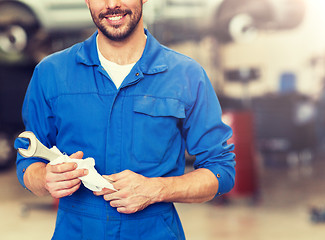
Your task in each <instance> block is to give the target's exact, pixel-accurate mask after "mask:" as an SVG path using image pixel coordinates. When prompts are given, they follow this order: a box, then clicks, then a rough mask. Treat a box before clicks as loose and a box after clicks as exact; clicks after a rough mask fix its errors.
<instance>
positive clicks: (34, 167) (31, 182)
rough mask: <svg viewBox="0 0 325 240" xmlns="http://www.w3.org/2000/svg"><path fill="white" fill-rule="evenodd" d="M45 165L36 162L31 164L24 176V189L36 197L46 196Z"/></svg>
mask: <svg viewBox="0 0 325 240" xmlns="http://www.w3.org/2000/svg"><path fill="white" fill-rule="evenodd" d="M45 175H46V164H45V163H43V162H36V163H33V164H31V165H30V166H29V167H28V168H27V169H26V172H25V174H24V183H25V185H26V187H27V188H28V189H29V190H30V191H31V192H32V193H34V194H35V195H37V196H45V195H48V194H49V192H48V191H47V189H46V188H45V182H46V180H45Z"/></svg>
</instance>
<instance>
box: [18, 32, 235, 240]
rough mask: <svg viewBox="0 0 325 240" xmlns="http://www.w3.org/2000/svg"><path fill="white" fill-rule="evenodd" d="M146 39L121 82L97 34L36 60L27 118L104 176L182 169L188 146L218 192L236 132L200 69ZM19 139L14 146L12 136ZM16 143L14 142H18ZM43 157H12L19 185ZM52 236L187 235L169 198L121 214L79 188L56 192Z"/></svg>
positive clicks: (230, 170) (230, 177)
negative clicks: (102, 57)
mask: <svg viewBox="0 0 325 240" xmlns="http://www.w3.org/2000/svg"><path fill="white" fill-rule="evenodd" d="M145 33H146V34H147V43H146V46H145V50H144V52H143V55H142V57H141V59H140V60H139V61H138V62H137V63H136V64H135V66H134V67H133V69H132V70H131V72H130V74H129V75H128V76H127V77H126V78H125V80H124V81H123V83H122V85H121V87H120V88H119V89H116V87H115V85H114V83H113V82H112V81H111V79H110V77H109V76H108V74H107V73H106V71H105V70H104V69H103V67H102V66H101V65H100V62H99V59H98V54H97V47H96V35H97V32H96V33H94V34H93V35H92V36H91V37H90V38H89V39H87V40H86V41H84V42H82V43H78V44H76V45H74V46H72V47H71V48H69V49H66V50H64V51H61V52H58V53H55V54H52V55H51V56H49V57H47V58H45V59H44V60H43V61H42V62H40V63H39V64H38V65H37V66H36V68H35V71H34V74H33V77H32V79H31V82H30V84H29V87H28V90H27V93H26V97H25V101H24V105H23V120H24V124H25V126H26V130H28V131H32V132H34V133H35V135H36V136H37V138H38V139H39V140H40V141H41V142H42V143H43V144H44V145H46V146H47V147H52V146H54V145H56V146H57V147H58V149H60V150H61V152H64V153H66V154H68V155H70V154H72V153H74V152H76V151H79V150H81V151H83V152H84V157H85V158H86V157H93V158H95V161H96V166H95V167H96V169H97V171H98V172H99V173H100V174H102V175H109V174H113V173H118V172H121V171H123V170H125V169H129V170H132V171H134V172H136V173H139V174H142V175H144V176H146V177H168V176H179V175H182V174H184V169H185V154H184V152H185V149H187V151H188V152H189V154H191V155H196V161H195V163H194V167H195V168H207V169H209V170H211V171H212V172H213V173H214V174H215V175H216V176H217V178H218V180H219V191H218V193H217V195H221V194H223V193H225V192H228V191H229V190H230V189H231V188H232V186H233V184H234V176H235V168H234V167H235V160H234V154H233V153H232V152H231V151H232V150H233V148H234V146H233V145H231V144H227V140H228V139H229V138H230V137H231V134H232V130H231V128H230V127H229V126H227V125H225V124H224V123H223V122H222V121H221V108H220V105H219V102H218V99H217V97H216V94H215V92H214V89H213V87H212V85H211V83H210V81H209V79H208V77H207V75H206V73H205V71H204V70H203V69H202V67H201V66H200V65H199V64H198V63H196V62H195V61H194V60H192V59H191V58H189V57H186V56H184V55H182V54H179V53H176V52H175V51H173V50H171V49H169V48H166V47H164V46H162V45H161V44H160V43H158V41H157V40H156V39H155V38H154V37H153V36H152V35H151V34H150V33H149V32H148V31H147V30H145ZM18 145H19V143H18ZM16 147H19V146H16ZM39 161H44V162H46V161H45V160H42V159H38V158H29V159H26V158H23V157H22V156H20V155H19V154H18V157H17V175H18V179H19V181H20V183H21V184H22V185H23V186H24V187H25V185H24V182H23V175H24V172H25V170H26V169H27V167H28V166H29V165H30V164H32V163H34V162H39ZM53 239H69V240H74V239H76V240H81V239H100V240H104V239H114V240H115V239H119V240H127V239H130V240H138V239H150V240H156V239H157V240H158V239H160V240H167V239H185V237H184V233H183V229H182V226H181V223H180V220H179V218H178V215H177V212H176V211H175V208H174V205H173V204H172V203H165V202H163V203H156V204H153V205H150V206H148V207H147V208H146V209H144V210H142V211H140V212H137V213H134V214H129V215H128V214H121V213H118V212H117V211H116V209H115V208H112V207H111V206H110V204H109V202H106V201H105V200H104V199H103V197H102V196H101V197H99V196H94V194H93V193H92V192H91V191H90V190H88V189H86V188H85V187H83V186H81V187H80V189H79V190H78V191H77V192H75V193H74V194H73V195H72V196H69V197H64V198H61V199H60V204H59V210H58V215H57V222H56V228H55V232H54V235H53Z"/></svg>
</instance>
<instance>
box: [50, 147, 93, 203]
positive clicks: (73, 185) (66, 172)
mask: <svg viewBox="0 0 325 240" xmlns="http://www.w3.org/2000/svg"><path fill="white" fill-rule="evenodd" d="M82 157H83V152H81V151H80V152H76V153H74V154H72V155H71V156H70V158H75V159H82ZM76 168H77V164H76V163H71V162H70V163H62V164H57V165H51V164H47V165H46V175H45V188H46V189H47V191H48V192H49V193H50V194H51V195H52V197H54V198H61V197H65V196H69V195H71V194H72V193H74V192H75V191H77V190H78V189H79V187H80V184H81V180H80V179H79V177H83V176H85V175H87V174H88V170H86V169H76Z"/></svg>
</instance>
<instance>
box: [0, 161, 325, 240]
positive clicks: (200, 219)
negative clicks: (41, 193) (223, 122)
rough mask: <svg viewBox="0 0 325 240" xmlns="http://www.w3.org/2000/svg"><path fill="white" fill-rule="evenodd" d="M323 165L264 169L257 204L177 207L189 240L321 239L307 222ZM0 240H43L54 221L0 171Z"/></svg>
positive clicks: (317, 199)
mask: <svg viewBox="0 0 325 240" xmlns="http://www.w3.org/2000/svg"><path fill="white" fill-rule="evenodd" d="M324 173H325V161H322V160H318V161H316V162H314V163H313V164H312V166H309V168H308V169H306V168H299V167H296V168H294V169H291V170H290V169H288V168H284V167H282V168H281V169H263V170H262V171H260V175H261V177H260V181H259V185H260V193H259V197H258V199H257V200H253V199H252V198H241V197H236V198H232V199H230V200H229V202H228V203H226V204H225V203H222V202H221V201H214V202H211V203H205V204H177V208H178V210H179V214H180V217H181V219H182V222H183V225H184V229H185V233H186V236H187V239H188V240H215V239H222V240H239V239H240V240H271V239H272V240H273V239H277V240H291V239H292V240H324V239H325V222H324V223H314V222H312V221H311V215H310V208H311V207H312V206H318V207H325V184H324V183H325V174H324ZM0 189H1V193H0V202H1V204H0V239H1V240H21V239H24V240H32V239H33V240H36V239H37V240H46V239H50V238H51V236H52V232H53V228H54V223H55V210H54V209H53V200H52V199H51V198H49V197H47V198H36V197H34V196H33V195H32V194H30V193H29V192H28V191H26V190H24V189H23V188H22V187H21V186H20V185H19V184H18V181H17V179H16V176H15V170H14V169H11V170H8V171H2V172H0Z"/></svg>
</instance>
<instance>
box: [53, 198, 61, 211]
mask: <svg viewBox="0 0 325 240" xmlns="http://www.w3.org/2000/svg"><path fill="white" fill-rule="evenodd" d="M59 202H60V199H59V198H53V208H54V210H58V208H59Z"/></svg>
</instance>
